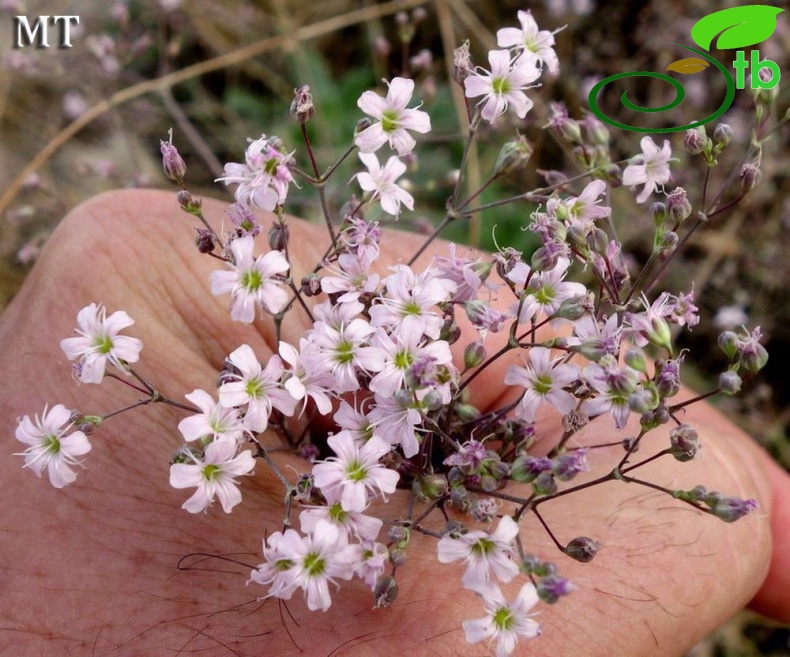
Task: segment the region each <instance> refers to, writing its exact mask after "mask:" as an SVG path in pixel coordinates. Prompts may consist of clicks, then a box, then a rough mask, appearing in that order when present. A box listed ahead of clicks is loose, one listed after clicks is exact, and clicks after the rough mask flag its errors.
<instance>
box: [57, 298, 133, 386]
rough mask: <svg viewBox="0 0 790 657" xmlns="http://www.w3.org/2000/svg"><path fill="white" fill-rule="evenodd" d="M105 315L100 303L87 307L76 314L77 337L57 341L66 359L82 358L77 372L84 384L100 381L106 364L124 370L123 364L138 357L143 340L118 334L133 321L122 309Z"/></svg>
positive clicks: (125, 370) (105, 312)
mask: <svg viewBox="0 0 790 657" xmlns="http://www.w3.org/2000/svg"><path fill="white" fill-rule="evenodd" d="M106 315H107V311H106V309H105V308H104V306H102V305H100V304H95V303H92V304H90V305H89V306H86V307H85V308H83V309H82V310H80V312H79V313H78V314H77V324H78V326H79V328H78V329H77V330H76V332H77V333H79V335H80V337H77V338H66V339H65V340H61V342H60V348H61V349H63V352H64V353H65V354H66V356H67V357H68V358H69V360H74V359H75V358H81V359H82V360H81V361H80V363H79V367H78V371H79V379H80V381H82V382H83V383H101V382H102V378H103V377H104V370H105V368H106V367H107V364H108V363H109V364H112V365H115V367H117V368H118V369H119V370H121V371H122V372H124V373H126V372H127V369H126V367H125V365H124V364H125V363H135V362H137V360H138V359H139V358H140V351H141V350H142V348H143V343H142V342H141V341H140V340H138V339H137V338H130V337H127V336H125V335H118V333H119V331H121V329H125V328H126V327H127V326H131V325H132V324H134V320H133V319H132V318H131V317H129V315H127V314H126V313H125V312H124V311H123V310H118V311H116V312H114V313H113V314H112V315H110V316H109V317H107V316H106Z"/></svg>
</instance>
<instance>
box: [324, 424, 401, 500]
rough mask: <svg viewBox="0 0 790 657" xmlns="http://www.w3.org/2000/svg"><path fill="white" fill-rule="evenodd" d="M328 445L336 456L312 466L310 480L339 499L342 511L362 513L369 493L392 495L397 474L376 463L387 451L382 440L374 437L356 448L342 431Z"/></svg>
mask: <svg viewBox="0 0 790 657" xmlns="http://www.w3.org/2000/svg"><path fill="white" fill-rule="evenodd" d="M327 442H328V443H329V446H330V447H331V448H332V450H333V451H334V452H335V454H336V456H332V457H330V458H329V459H327V460H326V461H324V462H322V463H317V464H316V465H314V466H313V481H314V483H315V485H316V487H318V488H320V489H321V491H322V492H323V493H324V495H329V496H330V499H338V498H339V499H340V504H341V505H342V507H343V509H344V510H346V511H357V512H361V511H364V510H365V507H367V505H368V490H370V491H371V492H373V493H374V494H375V492H376V491H378V492H380V493H381V494H382V496H383V495H384V494H386V493H394V492H395V488H396V486H397V485H398V479H399V476H398V473H397V472H395V470H390V469H389V468H387V467H385V466H384V465H383V464H381V463H379V459H380V458H381V457H382V456H384V455H385V454H387V453H388V452H389V451H390V445H389V444H387V443H386V442H385V441H384V440H382V439H381V438H379V437H378V436H375V435H374V436H373V437H372V438H371V439H370V440H368V441H367V442H366V443H365V444H364V445H362V446H359V445H357V443H356V442H354V438H353V436H351V434H349V433H348V432H345V431H341V432H340V433H336V434H335V435H333V436H330V437H329V439H328V440H327Z"/></svg>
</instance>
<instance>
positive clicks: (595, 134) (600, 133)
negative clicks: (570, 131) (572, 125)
mask: <svg viewBox="0 0 790 657" xmlns="http://www.w3.org/2000/svg"><path fill="white" fill-rule="evenodd" d="M579 124H580V125H581V128H582V131H583V132H584V135H585V137H586V138H587V141H588V142H589V143H590V144H593V145H594V146H605V145H606V144H608V143H609V138H610V134H609V129H608V128H607V127H606V126H605V125H604V124H603V123H602V122H601V121H599V120H598V119H597V118H596V117H595V116H594V115H592V114H587V115H586V116H585V117H584V118H583V119H582V120H581V121H580V122H579Z"/></svg>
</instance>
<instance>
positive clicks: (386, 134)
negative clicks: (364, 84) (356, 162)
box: [354, 78, 431, 175]
mask: <svg viewBox="0 0 790 657" xmlns="http://www.w3.org/2000/svg"><path fill="white" fill-rule="evenodd" d="M385 83H386V80H385ZM387 84H388V86H389V90H388V91H387V97H386V98H382V97H381V96H379V95H378V94H377V93H375V92H373V91H366V92H364V93H363V94H362V95H361V96H360V97H359V100H358V101H357V105H358V106H359V109H361V110H362V111H363V112H365V114H367V115H368V116H370V117H372V118H374V119H376V122H375V123H374V124H373V125H371V126H369V127H367V128H365V129H364V130H363V131H362V132H360V133H359V134H358V135H357V136H356V137H355V138H354V143H355V144H356V145H357V146H358V147H359V150H360V151H361V152H362V153H375V152H376V151H377V150H378V149H379V148H381V147H382V146H383V145H384V144H385V143H387V142H389V145H390V148H394V149H395V150H396V151H398V155H401V156H403V155H408V154H409V153H411V152H412V150H413V149H414V146H415V144H416V143H417V142H416V141H415V140H414V138H413V137H412V136H411V135H410V134H409V133H408V131H409V130H413V131H414V132H420V133H426V132H429V131H430V130H431V118H430V117H429V116H428V114H427V112H423V111H422V110H419V109H417V108H411V109H409V108H407V107H406V105H408V104H409V102H411V96H412V93H414V80H407V79H406V78H393V79H392V82H389V83H387ZM398 175H400V174H398Z"/></svg>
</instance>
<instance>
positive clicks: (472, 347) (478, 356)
mask: <svg viewBox="0 0 790 657" xmlns="http://www.w3.org/2000/svg"><path fill="white" fill-rule="evenodd" d="M485 359H486V348H485V346H484V345H483V343H482V342H481V341H479V340H478V341H477V342H472V343H470V344H468V345H467V347H466V349H464V367H466V369H471V368H473V367H477V366H478V365H482V364H483V362H484V361H485Z"/></svg>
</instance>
